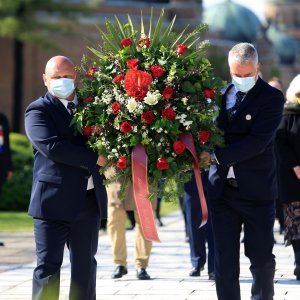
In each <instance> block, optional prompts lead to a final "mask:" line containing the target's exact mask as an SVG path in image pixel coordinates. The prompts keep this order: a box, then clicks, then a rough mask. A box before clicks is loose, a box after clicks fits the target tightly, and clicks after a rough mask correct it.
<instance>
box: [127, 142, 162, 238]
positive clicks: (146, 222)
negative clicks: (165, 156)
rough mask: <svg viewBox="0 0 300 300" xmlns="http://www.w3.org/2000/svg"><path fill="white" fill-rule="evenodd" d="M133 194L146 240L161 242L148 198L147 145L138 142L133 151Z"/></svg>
mask: <svg viewBox="0 0 300 300" xmlns="http://www.w3.org/2000/svg"><path fill="white" fill-rule="evenodd" d="M131 168H132V182H133V196H134V201H135V204H136V208H137V212H138V216H139V219H140V225H141V229H142V232H143V236H144V238H145V239H146V240H148V241H152V242H160V240H159V237H158V234H157V230H156V226H155V223H154V215H153V209H152V205H151V202H150V201H149V199H148V194H149V191H148V174H147V154H146V150H145V147H143V146H142V145H140V144H138V145H136V146H135V147H134V148H133V150H132V153H131Z"/></svg>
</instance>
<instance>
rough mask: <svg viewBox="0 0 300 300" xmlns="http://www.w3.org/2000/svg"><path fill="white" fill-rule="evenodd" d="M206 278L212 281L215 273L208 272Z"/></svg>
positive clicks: (214, 278)
mask: <svg viewBox="0 0 300 300" xmlns="http://www.w3.org/2000/svg"><path fill="white" fill-rule="evenodd" d="M208 280H213V281H215V280H216V275H215V273H214V272H210V273H208Z"/></svg>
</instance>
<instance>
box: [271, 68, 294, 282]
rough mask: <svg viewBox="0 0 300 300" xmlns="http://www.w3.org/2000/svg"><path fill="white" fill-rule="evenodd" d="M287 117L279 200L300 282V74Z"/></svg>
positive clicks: (280, 134) (280, 137)
mask: <svg viewBox="0 0 300 300" xmlns="http://www.w3.org/2000/svg"><path fill="white" fill-rule="evenodd" d="M286 99H287V101H286V104H285V107H284V112H283V118H282V121H281V124H280V126H279V128H278V131H277V138H276V141H277V151H278V160H279V166H278V167H279V172H278V173H279V198H280V200H281V201H282V202H283V203H284V224H285V231H284V240H285V244H286V246H288V245H292V247H293V251H294V255H295V270H294V275H295V276H296V278H297V280H300V74H299V75H297V76H296V77H295V78H294V79H293V80H292V81H291V83H290V85H289V87H288V89H287V92H286Z"/></svg>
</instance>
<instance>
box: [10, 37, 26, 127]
mask: <svg viewBox="0 0 300 300" xmlns="http://www.w3.org/2000/svg"><path fill="white" fill-rule="evenodd" d="M23 52H24V44H23V42H21V41H18V40H16V39H15V40H14V55H13V57H14V78H13V126H12V128H13V131H14V132H20V131H21V126H20V125H21V119H22V116H21V113H22V104H23V101H22V100H23Z"/></svg>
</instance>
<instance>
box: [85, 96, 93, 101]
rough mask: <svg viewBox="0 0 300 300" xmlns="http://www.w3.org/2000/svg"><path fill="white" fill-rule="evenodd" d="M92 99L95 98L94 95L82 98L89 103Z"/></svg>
mask: <svg viewBox="0 0 300 300" xmlns="http://www.w3.org/2000/svg"><path fill="white" fill-rule="evenodd" d="M92 100H93V96H88V97H86V98H83V99H82V102H84V103H88V102H91V101H92Z"/></svg>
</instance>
